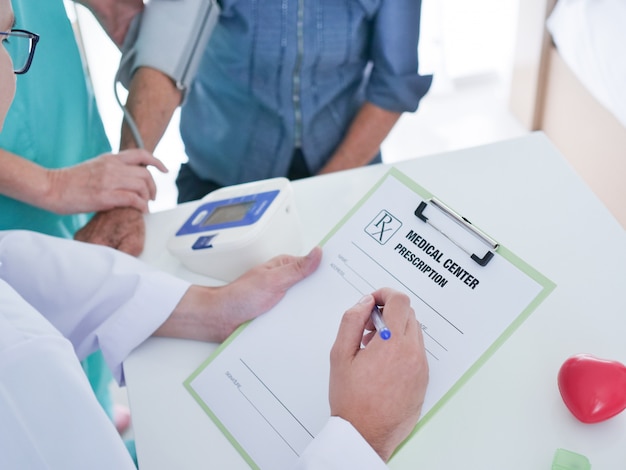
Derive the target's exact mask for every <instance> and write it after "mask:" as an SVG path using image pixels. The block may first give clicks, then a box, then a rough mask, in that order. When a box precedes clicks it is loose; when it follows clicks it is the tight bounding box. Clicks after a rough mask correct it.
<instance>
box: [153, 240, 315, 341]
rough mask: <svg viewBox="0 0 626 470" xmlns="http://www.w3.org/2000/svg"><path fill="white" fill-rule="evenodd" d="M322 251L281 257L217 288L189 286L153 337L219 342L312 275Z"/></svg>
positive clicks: (266, 309)
mask: <svg viewBox="0 0 626 470" xmlns="http://www.w3.org/2000/svg"><path fill="white" fill-rule="evenodd" d="M321 258H322V250H321V248H319V247H316V248H313V250H311V252H310V253H309V254H308V255H307V256H290V255H281V256H277V257H275V258H272V259H271V260H270V261H268V262H266V263H264V264H261V265H259V266H257V267H255V268H253V269H251V270H250V271H248V272H246V273H244V274H243V275H242V276H241V277H239V278H237V279H235V280H234V281H233V282H231V283H230V284H226V285H224V286H221V287H204V286H191V287H190V288H189V289H188V290H187V292H186V293H185V295H184V296H183V298H182V299H181V301H180V302H179V304H178V305H177V306H176V309H175V310H174V312H173V313H172V315H170V317H169V318H168V319H167V320H166V321H165V323H163V325H161V327H160V328H159V329H158V330H157V331H156V332H155V335H156V336H169V337H177V338H187V339H195V340H199V341H211V342H222V341H224V340H225V339H226V338H228V336H229V335H230V334H231V333H232V332H233V331H235V329H236V328H237V327H238V326H239V325H241V324H242V323H245V322H246V321H248V320H251V319H253V318H255V317H258V316H259V315H261V314H262V313H265V312H267V311H268V310H269V309H271V308H272V307H273V306H274V305H276V304H277V303H278V302H279V301H280V300H281V299H282V298H283V297H284V295H285V293H286V292H287V290H288V289H289V288H290V287H292V286H293V285H294V284H296V283H297V282H299V281H301V280H302V279H304V278H305V277H307V276H309V275H310V274H311V273H313V272H314V271H315V270H316V269H317V267H318V266H319V264H320V260H321Z"/></svg>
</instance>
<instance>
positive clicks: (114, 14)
mask: <svg viewBox="0 0 626 470" xmlns="http://www.w3.org/2000/svg"><path fill="white" fill-rule="evenodd" d="M74 1H75V2H76V3H80V4H82V5H84V6H86V7H87V8H88V9H89V10H90V11H91V13H92V14H93V15H94V16H95V17H96V19H97V20H98V22H99V23H100V25H101V26H102V28H103V29H104V31H105V32H106V33H107V34H108V35H109V37H110V38H111V40H112V41H113V42H114V43H115V45H116V46H117V47H122V44H123V43H124V38H125V37H126V33H127V32H128V28H129V27H130V23H131V21H132V20H133V18H134V17H135V15H136V14H137V13H139V12H141V11H143V0H74Z"/></svg>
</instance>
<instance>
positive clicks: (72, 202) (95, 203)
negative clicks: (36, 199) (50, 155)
mask: <svg viewBox="0 0 626 470" xmlns="http://www.w3.org/2000/svg"><path fill="white" fill-rule="evenodd" d="M147 166H154V167H155V168H157V169H158V170H160V171H162V172H164V173H167V168H166V167H165V165H164V164H163V163H162V162H161V161H160V160H158V159H157V158H154V157H153V156H152V155H151V154H150V153H149V152H147V151H145V150H137V149H135V150H124V151H122V152H120V153H119V154H117V155H114V154H103V155H100V156H98V157H96V158H92V159H91V160H87V161H86V162H83V163H80V164H78V165H74V166H71V167H67V168H60V169H53V170H46V176H47V181H48V186H49V187H48V190H47V191H46V194H45V197H44V198H43V200H42V202H41V206H42V207H44V208H45V209H48V210H49V211H52V212H55V213H57V214H77V213H83V212H96V211H106V210H109V209H113V208H114V207H134V208H136V209H138V210H140V211H142V212H148V201H149V200H153V199H154V197H155V196H156V185H155V183H154V180H153V179H152V175H151V174H150V171H149V170H148V168H147Z"/></svg>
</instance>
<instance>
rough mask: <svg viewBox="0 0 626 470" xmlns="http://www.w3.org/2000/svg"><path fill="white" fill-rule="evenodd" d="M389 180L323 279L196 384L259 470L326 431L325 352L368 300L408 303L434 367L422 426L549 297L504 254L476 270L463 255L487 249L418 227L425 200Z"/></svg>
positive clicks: (348, 231)
mask: <svg viewBox="0 0 626 470" xmlns="http://www.w3.org/2000/svg"><path fill="white" fill-rule="evenodd" d="M394 174H395V173H393V174H391V175H388V176H387V177H386V178H384V179H383V180H382V183H381V184H380V186H379V187H378V188H377V189H376V190H375V191H374V192H372V193H371V194H370V196H369V197H368V198H365V199H364V201H363V202H362V204H361V205H360V206H357V208H356V210H355V211H354V212H353V213H352V214H351V215H350V216H349V218H348V219H347V220H345V221H344V222H343V223H342V224H340V226H339V228H338V229H336V231H335V232H334V233H333V234H332V236H330V238H329V239H328V240H327V241H326V243H325V244H324V247H323V248H324V255H323V259H322V263H321V265H320V267H319V269H318V270H317V271H316V272H315V273H314V274H313V275H312V276H311V277H310V278H308V279H306V280H305V281H303V282H301V283H300V284H298V285H297V286H295V287H294V288H292V289H291V290H290V291H289V292H288V293H287V296H286V297H285V298H284V299H283V301H282V302H281V303H280V304H279V305H278V306H277V307H275V308H274V309H273V310H272V311H271V312H270V313H268V314H265V315H263V316H262V317H261V318H258V319H257V320H255V321H253V322H252V323H251V324H249V325H248V326H247V327H245V328H244V329H243V330H242V331H241V333H240V334H238V335H237V336H236V337H235V338H234V339H233V340H232V341H231V342H230V343H229V344H227V345H226V346H225V347H224V348H223V350H222V351H221V352H219V353H218V354H217V355H216V356H215V357H214V358H212V359H211V360H210V361H208V363H207V364H205V365H203V366H202V367H201V368H200V370H199V371H198V372H197V374H196V375H195V376H192V380H191V381H190V386H191V388H192V390H193V393H195V394H196V395H197V398H198V400H199V401H200V403H201V404H202V405H203V406H204V407H205V409H206V410H207V411H208V412H209V413H210V414H211V415H212V417H213V418H214V419H215V420H216V421H217V422H218V424H219V425H220V426H222V428H223V429H224V431H225V432H226V433H227V435H229V437H230V439H231V441H232V442H233V444H234V445H236V446H237V447H238V448H239V450H240V452H242V454H243V455H244V457H245V458H247V459H248V461H249V463H251V464H252V465H253V466H254V465H256V466H258V468H261V469H277V468H290V467H291V466H293V465H294V464H295V462H296V460H297V458H298V456H299V455H300V454H301V453H302V452H303V451H304V449H305V447H306V446H307V444H308V443H309V442H310V441H311V439H313V437H314V436H315V435H316V434H317V433H318V432H319V430H321V428H322V427H323V425H324V424H325V422H326V421H327V419H328V416H329V405H328V377H329V352H330V348H331V346H332V344H333V343H334V340H335V337H336V333H337V329H338V326H339V322H340V319H341V316H342V315H343V313H344V311H345V310H346V309H348V308H349V307H351V306H352V305H354V304H355V303H356V302H358V300H359V299H360V298H361V297H362V295H364V294H366V293H371V292H373V291H374V290H376V289H378V288H380V287H392V288H395V289H397V290H401V291H403V292H405V293H407V294H408V295H409V296H410V298H411V304H412V306H413V308H414V309H415V312H416V316H417V318H418V320H419V321H420V322H421V323H422V327H423V331H424V333H425V335H424V338H425V345H426V349H427V352H428V361H429V366H430V382H429V387H428V392H427V395H426V401H425V404H424V407H423V410H422V416H425V415H426V414H427V413H428V412H429V411H430V410H431V409H432V408H433V406H434V405H435V404H436V403H437V402H438V401H439V400H440V399H441V398H442V397H443V396H444V395H445V394H446V393H447V392H449V391H450V390H451V389H452V388H453V387H454V385H455V384H456V383H457V382H458V381H459V379H460V378H461V377H462V376H463V375H464V374H465V373H466V372H467V371H468V370H469V369H470V368H471V367H472V365H473V364H475V363H476V361H477V360H478V359H479V358H480V357H481V356H482V355H483V354H484V353H485V352H486V351H487V350H488V349H489V348H490V347H491V346H492V344H493V343H494V342H495V341H496V340H497V339H498V338H499V337H500V336H501V335H502V334H503V332H504V331H505V330H506V329H507V328H509V327H510V325H511V324H512V323H513V322H514V321H515V320H516V319H517V318H518V317H519V316H520V315H521V314H522V312H524V311H525V310H526V309H527V308H528V307H529V305H530V304H531V303H532V302H533V300H534V299H535V298H536V297H537V296H538V294H539V293H540V292H541V291H542V290H543V288H544V286H543V285H542V284H541V283H540V282H538V281H537V280H535V279H533V278H532V277H531V276H530V275H528V274H525V273H524V272H523V271H522V270H521V269H520V268H518V267H517V266H516V265H514V264H513V263H512V262H510V261H508V260H507V259H505V258H504V257H503V256H501V255H499V254H497V253H496V255H495V256H494V258H493V259H492V260H491V261H490V262H489V263H488V264H487V265H486V266H485V267H482V266H480V265H479V264H477V263H476V262H475V261H473V260H472V259H471V258H470V255H469V254H468V253H466V252H465V251H464V250H469V252H470V253H474V252H476V254H477V255H478V256H479V257H482V255H483V254H484V252H485V251H486V250H487V249H489V247H487V246H486V245H485V244H484V243H483V242H482V241H481V240H479V239H478V238H477V237H476V236H473V235H471V234H470V233H469V232H468V231H467V230H466V229H464V228H463V227H462V226H461V225H458V224H456V223H454V222H452V221H451V220H450V219H449V218H448V217H446V216H445V215H444V214H443V213H442V212H441V211H440V210H439V209H438V208H435V207H434V206H433V205H432V204H429V205H428V206H427V209H426V210H425V211H424V215H426V216H427V217H428V218H429V222H432V223H433V224H435V225H437V226H438V227H439V229H440V230H441V231H443V232H444V233H445V234H446V235H448V236H450V238H451V239H452V240H451V239H449V238H447V237H446V236H444V235H443V234H442V233H441V232H439V231H437V230H436V229H435V228H433V227H432V226H431V225H430V224H427V223H425V222H423V221H422V220H420V219H418V218H417V217H416V216H415V214H414V211H415V209H416V208H417V206H418V205H419V204H420V202H422V201H424V198H423V197H422V196H421V195H420V194H418V193H417V192H416V189H415V188H412V187H408V186H407V185H405V184H404V183H403V182H401V181H400V180H398V179H397V178H396V177H395V176H394ZM444 229H445V230H444ZM452 234H453V235H452ZM407 237H408V238H407ZM418 237H420V238H418ZM453 241H454V242H453ZM457 244H458V245H460V246H461V247H459V246H457ZM429 246H430V247H429ZM411 253H413V254H414V255H415V256H417V257H419V258H420V260H421V261H422V263H420V262H419V261H417V260H415V261H413V257H412V256H411ZM453 263H454V265H456V266H457V267H454V266H452V264H453ZM451 269H452V270H456V271H457V272H458V273H460V274H459V277H456V276H455V275H454V274H453V273H452V272H451V271H450V270H451ZM463 273H467V274H463ZM392 334H393V331H392Z"/></svg>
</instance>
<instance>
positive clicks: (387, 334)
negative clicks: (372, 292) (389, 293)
mask: <svg viewBox="0 0 626 470" xmlns="http://www.w3.org/2000/svg"><path fill="white" fill-rule="evenodd" d="M370 317H371V318H372V322H373V323H374V327H375V328H376V331H378V334H379V335H380V337H381V338H382V339H384V340H387V339H389V338H391V331H389V328H387V325H385V321H384V320H383V316H382V314H381V313H380V309H379V308H378V305H374V308H373V309H372V313H371V314H370Z"/></svg>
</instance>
